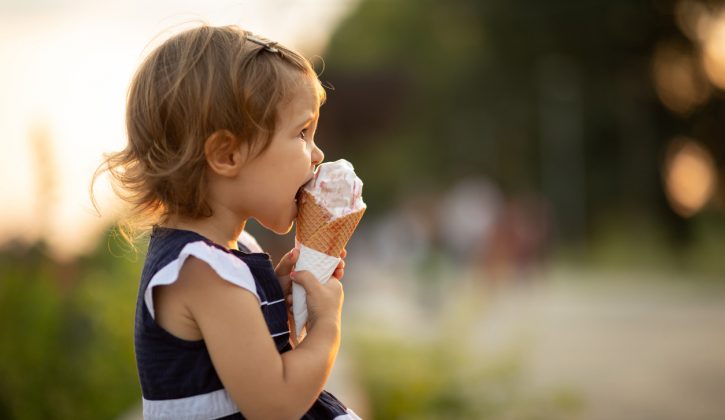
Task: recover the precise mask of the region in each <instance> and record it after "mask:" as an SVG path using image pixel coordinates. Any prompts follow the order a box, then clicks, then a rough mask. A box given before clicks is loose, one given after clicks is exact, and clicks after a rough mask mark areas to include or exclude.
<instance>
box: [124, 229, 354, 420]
mask: <svg viewBox="0 0 725 420" xmlns="http://www.w3.org/2000/svg"><path fill="white" fill-rule="evenodd" d="M240 238H245V236H244V235H243V236H242V237H240ZM246 238H247V239H249V238H251V236H249V235H247V236H246ZM252 241H253V239H252ZM246 242H247V244H249V242H248V241H246ZM238 245H239V248H240V250H228V249H226V248H224V247H222V246H221V245H219V244H216V243H214V242H213V241H211V240H209V239H207V238H205V237H204V236H202V235H200V234H198V233H196V232H192V231H188V230H181V229H173V228H167V227H161V226H154V227H153V230H152V232H151V238H150V242H149V247H148V252H147V255H146V260H145V262H144V267H143V271H142V273H141V282H140V285H139V293H138V300H137V302H136V318H135V326H134V345H135V353H136V363H137V367H138V374H139V380H140V382H141V393H142V395H143V414H144V418H145V419H146V420H152V419H174V420H187V419H188V420H192V419H194V420H196V419H199V420H202V419H243V418H244V415H243V414H242V413H241V412H240V410H239V408H238V407H237V406H236V404H235V403H234V401H233V400H232V399H231V397H230V395H229V393H228V392H227V391H226V390H225V389H224V386H223V384H222V383H221V380H220V379H219V376H218V375H217V373H216V371H215V369H214V366H213V365H212V362H211V358H210V357H209V352H208V350H207V348H206V344H205V343H204V340H196V341H189V340H184V339H181V338H179V337H176V336H175V335H172V334H171V333H169V332H168V331H167V330H165V329H164V328H162V327H161V326H160V325H158V324H157V323H156V321H155V319H154V306H153V293H152V289H153V288H154V287H156V286H160V285H168V284H172V283H173V282H174V281H176V279H177V277H178V274H179V272H180V270H181V267H182V265H183V263H184V260H185V259H186V258H187V257H189V256H194V257H196V258H198V259H200V260H202V261H204V262H206V263H207V264H209V266H210V267H211V268H212V269H213V270H214V271H215V272H216V273H217V274H218V275H219V276H220V277H221V278H223V279H224V280H226V281H229V282H231V283H233V284H235V285H237V286H239V287H243V288H245V289H247V290H249V291H250V292H252V293H253V294H254V295H256V296H257V297H258V299H259V302H260V303H259V309H260V311H262V314H263V316H264V319H265V321H266V323H267V327H268V328H269V333H270V336H271V337H272V338H273V340H274V342H275V345H276V347H277V350H278V351H279V352H280V353H284V352H286V351H289V350H291V349H292V347H291V345H290V335H289V325H288V323H287V310H286V307H285V303H284V296H283V295H282V289H281V287H280V285H279V281H278V280H277V277H276V274H275V272H274V267H272V262H271V260H270V257H269V255H268V254H266V253H264V252H252V251H251V250H250V247H247V246H245V244H244V243H242V242H239V243H238ZM251 245H252V246H251V247H254V245H256V242H253V243H252V244H251ZM259 251H261V249H260V250H259ZM280 398H283V396H280ZM302 418H303V419H337V420H356V419H359V417H358V416H357V415H356V414H355V413H354V412H353V411H352V410H350V409H348V408H347V407H345V405H344V404H342V403H341V402H340V401H339V400H338V399H337V398H335V397H334V396H333V395H332V394H330V393H329V392H327V391H322V393H321V394H320V395H319V396H318V398H317V400H316V401H315V403H314V404H313V406H312V407H311V408H310V410H309V411H308V412H307V413H306V414H305V415H304V416H303V417H302Z"/></svg>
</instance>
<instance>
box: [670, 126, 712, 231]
mask: <svg viewBox="0 0 725 420" xmlns="http://www.w3.org/2000/svg"><path fill="white" fill-rule="evenodd" d="M716 181H717V175H716V167H715V162H714V161H713V158H712V155H711V154H710V152H709V151H708V150H707V149H705V148H704V147H703V146H702V145H701V144H700V143H698V142H697V141H696V140H693V139H689V138H677V139H674V140H673V141H672V142H671V143H670V145H669V146H668V150H667V157H666V160H665V170H664V184H665V192H666V194H667V199H668V200H669V203H670V206H671V207H672V209H673V210H674V211H675V212H676V213H677V214H679V215H681V216H683V217H690V216H692V215H694V214H695V213H697V212H698V211H699V210H700V209H702V207H703V206H705V205H706V204H707V202H708V201H709V200H710V199H711V198H712V196H713V193H714V192H715V187H716Z"/></svg>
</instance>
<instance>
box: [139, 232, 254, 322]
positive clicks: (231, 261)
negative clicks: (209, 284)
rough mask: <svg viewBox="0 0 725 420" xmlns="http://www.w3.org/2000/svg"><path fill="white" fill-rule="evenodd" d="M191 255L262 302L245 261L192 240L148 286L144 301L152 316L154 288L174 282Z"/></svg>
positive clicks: (202, 242)
mask: <svg viewBox="0 0 725 420" xmlns="http://www.w3.org/2000/svg"><path fill="white" fill-rule="evenodd" d="M190 256H193V257H196V258H198V259H200V260H202V261H204V262H205V263H207V264H209V266H210V267H211V268H212V269H213V270H214V271H216V273H217V274H218V275H219V277H221V278H223V279H224V280H226V281H228V282H230V283H232V284H236V285H237V286H239V287H241V288H243V289H247V290H249V291H250V292H252V294H253V295H254V296H255V297H256V298H257V300H258V301H260V302H261V299H260V298H259V294H257V286H256V285H255V283H254V277H252V272H251V271H250V270H249V267H248V266H247V264H245V263H244V261H242V260H241V259H239V258H237V257H235V256H234V255H230V254H228V253H226V252H224V251H222V250H221V249H218V248H215V247H213V246H210V245H208V244H206V243H205V242H204V241H197V242H190V243H188V244H186V246H184V248H183V249H182V250H181V252H180V253H179V256H178V257H177V258H176V259H175V260H173V261H171V262H170V263H168V264H166V265H165V266H164V267H163V268H162V269H161V270H159V271H158V272H156V274H154V276H153V277H152V278H151V281H150V282H149V284H148V286H147V287H146V291H145V292H144V302H145V303H146V307H147V308H148V310H149V312H150V313H151V317H152V318H154V301H153V299H154V298H153V288H154V287H156V286H166V285H169V284H173V283H174V282H175V281H176V279H178V278H179V272H181V267H182V266H183V265H184V261H186V259H187V258H188V257H190Z"/></svg>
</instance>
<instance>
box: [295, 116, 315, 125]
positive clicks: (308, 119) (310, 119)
mask: <svg viewBox="0 0 725 420" xmlns="http://www.w3.org/2000/svg"><path fill="white" fill-rule="evenodd" d="M315 118H317V114H316V113H310V114H309V115H308V116H307V117H305V119H304V121H302V122H300V123H299V124H297V125H296V126H295V127H296V128H302V127H304V126H306V125H307V124H309V123H310V121H314V120H315Z"/></svg>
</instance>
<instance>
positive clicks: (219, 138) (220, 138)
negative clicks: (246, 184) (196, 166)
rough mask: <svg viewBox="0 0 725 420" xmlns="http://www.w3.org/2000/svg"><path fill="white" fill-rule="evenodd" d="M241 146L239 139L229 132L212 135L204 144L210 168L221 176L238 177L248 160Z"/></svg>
mask: <svg viewBox="0 0 725 420" xmlns="http://www.w3.org/2000/svg"><path fill="white" fill-rule="evenodd" d="M239 145H240V144H239V139H238V138H237V137H236V136H235V135H234V134H232V133H231V132H230V131H229V130H219V131H215V132H214V133H212V135H211V136H209V137H208V138H207V139H206V141H205V142H204V155H205V156H206V162H207V164H208V165H209V168H211V170H212V171H214V172H215V173H217V174H219V175H221V176H229V177H234V176H236V175H237V173H238V172H239V170H240V169H241V168H242V164H243V163H244V160H245V159H246V156H242V148H241V147H239Z"/></svg>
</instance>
